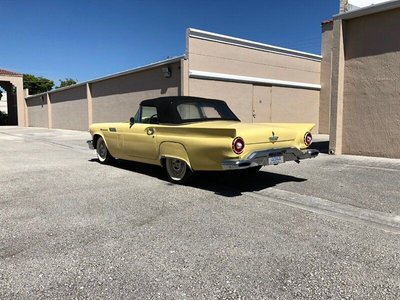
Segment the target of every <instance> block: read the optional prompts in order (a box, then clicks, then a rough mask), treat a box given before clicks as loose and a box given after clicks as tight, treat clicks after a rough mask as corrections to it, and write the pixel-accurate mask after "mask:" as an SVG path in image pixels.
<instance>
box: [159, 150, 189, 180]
mask: <svg viewBox="0 0 400 300" xmlns="http://www.w3.org/2000/svg"><path fill="white" fill-rule="evenodd" d="M165 170H166V173H167V176H168V179H169V180H170V181H171V182H173V183H180V184H184V183H187V182H188V181H189V180H190V179H191V177H192V175H193V173H192V171H191V170H190V168H189V166H188V165H187V164H186V162H184V161H183V160H181V159H177V158H171V157H167V158H166V159H165Z"/></svg>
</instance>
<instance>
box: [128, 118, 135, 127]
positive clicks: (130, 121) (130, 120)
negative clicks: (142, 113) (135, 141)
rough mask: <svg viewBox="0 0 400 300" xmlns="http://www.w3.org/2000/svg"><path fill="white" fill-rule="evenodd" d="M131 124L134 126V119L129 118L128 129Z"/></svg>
mask: <svg viewBox="0 0 400 300" xmlns="http://www.w3.org/2000/svg"><path fill="white" fill-rule="evenodd" d="M133 124H135V118H134V117H131V118H130V119H129V128H131V127H132V125H133Z"/></svg>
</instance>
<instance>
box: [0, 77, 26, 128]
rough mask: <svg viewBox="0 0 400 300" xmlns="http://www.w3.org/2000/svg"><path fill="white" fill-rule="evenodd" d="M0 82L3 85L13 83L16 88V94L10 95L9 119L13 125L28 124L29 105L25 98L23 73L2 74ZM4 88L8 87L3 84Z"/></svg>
mask: <svg viewBox="0 0 400 300" xmlns="http://www.w3.org/2000/svg"><path fill="white" fill-rule="evenodd" d="M0 82H2V85H8V84H11V85H12V86H13V87H14V88H15V90H16V95H15V97H16V98H15V97H13V96H12V95H8V104H7V105H8V121H9V123H10V124H12V125H17V124H18V125H19V126H27V125H28V118H27V106H26V103H25V98H24V88H23V81H22V75H15V76H14V75H13V76H8V75H1V76H0ZM3 88H6V87H5V86H3Z"/></svg>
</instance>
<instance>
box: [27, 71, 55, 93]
mask: <svg viewBox="0 0 400 300" xmlns="http://www.w3.org/2000/svg"><path fill="white" fill-rule="evenodd" d="M23 81H24V89H29V94H31V95H36V94H40V93H44V92H47V91H50V90H51V89H52V88H53V87H54V81H53V80H50V79H47V78H44V77H36V76H34V75H31V74H24V76H23Z"/></svg>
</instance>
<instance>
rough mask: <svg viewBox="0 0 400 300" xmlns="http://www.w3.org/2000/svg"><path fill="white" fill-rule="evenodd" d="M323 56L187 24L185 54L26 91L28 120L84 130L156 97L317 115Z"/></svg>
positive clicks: (273, 118) (280, 114) (289, 115)
mask: <svg viewBox="0 0 400 300" xmlns="http://www.w3.org/2000/svg"><path fill="white" fill-rule="evenodd" d="M320 65H321V56H319V55H315V54H311V53H305V52H301V51H296V50H291V49H286V48H281V47H275V46H271V45H267V44H262V43H257V42H253V41H248V40H243V39H239V38H235V37H230V36H225V35H220V34H216V33H211V32H205V31H201V30H196V29H188V30H187V33H186V53H185V55H182V56H179V57H175V58H171V59H167V60H165V61H162V62H157V63H154V64H150V65H147V66H144V67H140V68H136V69H132V70H128V71H126V72H121V73H118V74H113V75H110V76H105V77H102V78H98V79H94V80H90V81H87V82H83V83H79V84H77V85H74V86H71V87H67V88H63V89H58V90H54V91H50V92H48V93H44V94H40V95H35V96H29V97H27V98H26V107H27V114H26V119H25V120H24V123H21V124H25V125H26V126H39V127H49V128H64V129H75V130H87V128H88V126H89V125H90V124H91V123H93V122H109V121H124V120H129V118H130V117H131V116H132V115H133V114H134V113H135V112H136V110H137V108H138V105H139V103H140V102H141V101H142V100H144V99H148V98H153V97H159V96H173V95H186V96H201V97H208V98H218V99H223V100H225V101H227V102H228V104H229V106H230V107H231V108H232V109H233V111H234V112H235V113H236V114H237V115H238V117H239V118H240V119H241V120H242V121H245V122H308V123H315V124H316V128H315V129H314V132H318V129H319V128H326V127H327V124H325V123H327V122H328V120H327V119H322V120H320V117H319V114H320V105H319V94H320V89H321V85H320V76H321V74H320Z"/></svg>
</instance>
